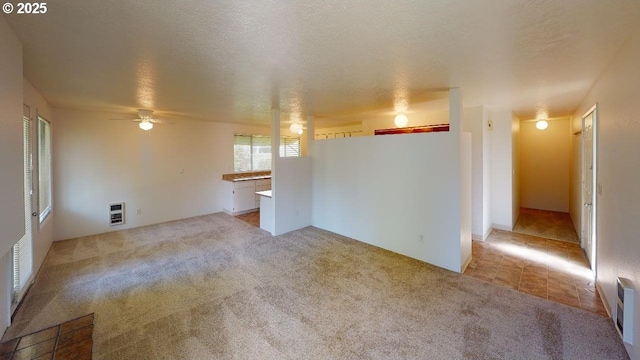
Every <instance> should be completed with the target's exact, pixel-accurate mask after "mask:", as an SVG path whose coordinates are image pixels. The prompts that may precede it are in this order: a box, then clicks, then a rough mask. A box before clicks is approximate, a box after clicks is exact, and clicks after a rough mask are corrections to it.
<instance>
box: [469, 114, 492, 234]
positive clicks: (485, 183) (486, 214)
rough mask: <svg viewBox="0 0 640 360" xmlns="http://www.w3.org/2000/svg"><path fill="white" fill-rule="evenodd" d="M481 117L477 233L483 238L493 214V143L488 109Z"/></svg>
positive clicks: (487, 232) (489, 226) (488, 229)
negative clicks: (480, 185) (480, 220)
mask: <svg viewBox="0 0 640 360" xmlns="http://www.w3.org/2000/svg"><path fill="white" fill-rule="evenodd" d="M482 119H483V123H484V124H485V125H484V126H483V127H482V164H483V165H482V233H481V234H479V235H482V240H485V239H486V238H487V237H488V236H489V234H490V233H491V229H492V224H493V215H492V214H491V209H492V201H493V200H492V195H491V186H492V180H491V179H492V176H491V169H492V165H491V164H492V159H491V147H492V143H493V138H492V136H491V132H492V131H493V129H491V130H489V126H488V123H489V111H488V110H487V109H486V108H485V109H484V110H483V112H482ZM472 180H473V179H472Z"/></svg>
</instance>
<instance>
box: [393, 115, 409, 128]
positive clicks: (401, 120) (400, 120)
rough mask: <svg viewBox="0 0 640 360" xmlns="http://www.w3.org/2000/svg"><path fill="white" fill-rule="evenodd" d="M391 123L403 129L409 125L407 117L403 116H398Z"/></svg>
mask: <svg viewBox="0 0 640 360" xmlns="http://www.w3.org/2000/svg"><path fill="white" fill-rule="evenodd" d="M393 123H394V124H396V127H399V128H401V127H405V126H407V124H408V123H409V118H407V115H405V114H398V115H396V118H395V119H394V120H393Z"/></svg>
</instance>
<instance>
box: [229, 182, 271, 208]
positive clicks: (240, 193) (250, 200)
mask: <svg viewBox="0 0 640 360" xmlns="http://www.w3.org/2000/svg"><path fill="white" fill-rule="evenodd" d="M223 182H224V183H225V187H224V188H225V190H224V191H225V193H226V196H225V198H226V201H225V205H224V207H223V210H224V211H225V212H227V213H229V214H231V215H236V214H240V213H244V212H250V211H254V210H257V209H259V208H260V196H258V195H256V191H263V190H271V179H259V180H236V181H226V180H225V181H223Z"/></svg>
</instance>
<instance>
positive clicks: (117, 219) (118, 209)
mask: <svg viewBox="0 0 640 360" xmlns="http://www.w3.org/2000/svg"><path fill="white" fill-rule="evenodd" d="M122 224H124V203H123V202H119V203H112V204H109V225H111V226H113V225H122Z"/></svg>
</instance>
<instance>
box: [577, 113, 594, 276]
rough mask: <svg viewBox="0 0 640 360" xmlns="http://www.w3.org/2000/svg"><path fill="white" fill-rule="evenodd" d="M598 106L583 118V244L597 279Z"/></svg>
mask: <svg viewBox="0 0 640 360" xmlns="http://www.w3.org/2000/svg"><path fill="white" fill-rule="evenodd" d="M597 115H598V111H597V105H594V106H593V107H592V108H591V109H589V111H587V112H586V113H585V114H584V115H583V116H582V229H581V234H580V235H581V244H582V248H583V249H584V251H585V253H586V254H587V259H588V260H589V264H590V265H591V270H593V274H594V276H595V277H596V278H597V272H596V270H597V269H596V268H597V264H598V261H597V258H598V257H597V255H598V251H597V249H598V244H597V242H598V240H597V231H596V229H597V221H596V219H597V214H598V211H597V208H598V206H597V205H598V201H597V196H596V194H597V186H598V185H597V184H598V162H597V159H598V156H597V144H598V141H597V139H598V137H597V135H598V134H597V128H598V126H597V124H598V116H597Z"/></svg>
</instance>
